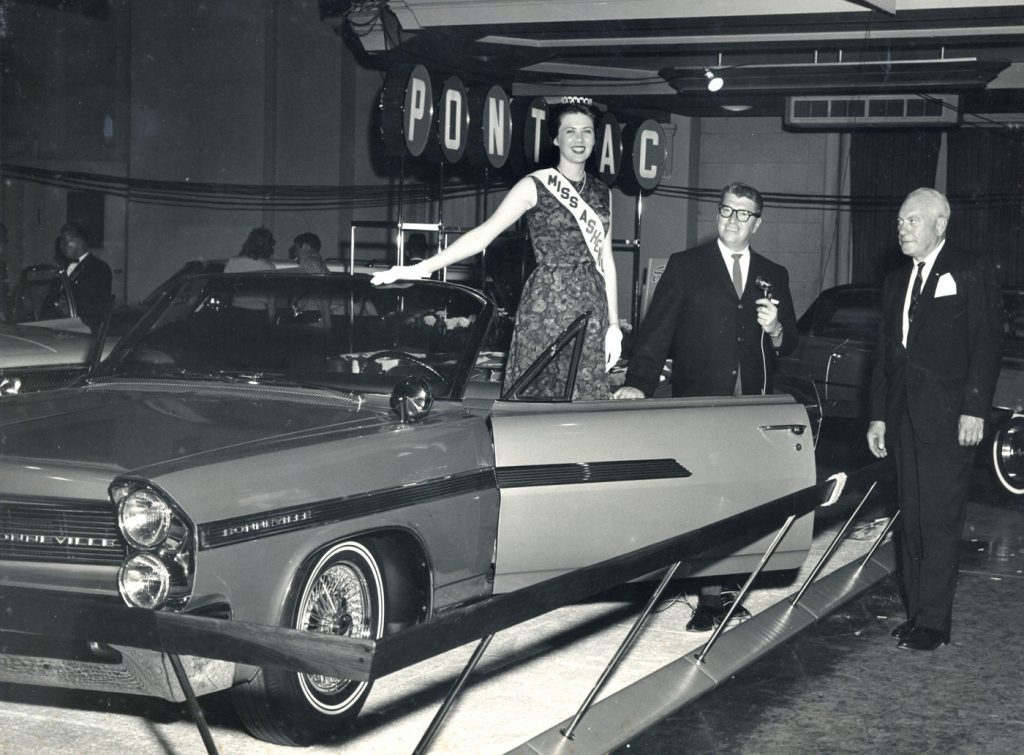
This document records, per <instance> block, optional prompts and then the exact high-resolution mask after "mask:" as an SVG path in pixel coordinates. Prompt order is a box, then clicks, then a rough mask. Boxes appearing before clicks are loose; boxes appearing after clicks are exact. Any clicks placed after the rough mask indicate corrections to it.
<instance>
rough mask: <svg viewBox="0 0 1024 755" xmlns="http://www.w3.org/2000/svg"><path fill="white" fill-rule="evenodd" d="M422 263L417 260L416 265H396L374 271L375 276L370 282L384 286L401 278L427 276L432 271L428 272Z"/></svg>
mask: <svg viewBox="0 0 1024 755" xmlns="http://www.w3.org/2000/svg"><path fill="white" fill-rule="evenodd" d="M422 265H423V263H422V262H417V263H416V264H415V265H395V266H394V267H391V268H388V269H387V270H382V271H381V272H379V273H374V274H373V277H372V278H370V283H372V284H373V285H375V286H382V285H386V284H388V283H394V282H395V281H400V280H406V281H414V280H420V279H422V278H426V277H427V276H429V275H430V273H428V272H426V271H425V270H424V269H423V267H422Z"/></svg>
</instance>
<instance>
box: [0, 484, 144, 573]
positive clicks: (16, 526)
mask: <svg viewBox="0 0 1024 755" xmlns="http://www.w3.org/2000/svg"><path fill="white" fill-rule="evenodd" d="M115 516H116V515H115V512H114V509H113V508H112V507H111V505H110V503H109V502H106V501H103V502H96V501H67V500H61V501H47V500H40V499H27V498H20V499H17V500H14V499H5V500H0V559H6V560H9V561H10V560H13V561H47V562H56V563H71V564H95V565H99V566H105V565H111V564H113V565H118V564H120V563H121V562H122V561H123V560H124V557H125V551H126V547H127V546H126V543H125V540H124V538H123V537H122V536H121V533H120V532H119V531H118V529H117V521H116V518H115Z"/></svg>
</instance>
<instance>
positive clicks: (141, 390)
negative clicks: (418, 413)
mask: <svg viewBox="0 0 1024 755" xmlns="http://www.w3.org/2000/svg"><path fill="white" fill-rule="evenodd" d="M393 424H394V421H393V418H392V417H389V416H388V414H387V413H386V412H385V411H384V409H383V408H382V407H377V408H367V407H366V405H365V404H364V403H363V402H362V401H361V400H360V399H359V398H358V397H354V396H351V395H349V394H339V393H333V392H329V391H321V390H316V389H300V388H278V387H265V386H249V385H237V386H236V385H221V384H217V383H206V382H204V381H195V382H183V383H179V382H172V381H168V382H167V383H154V382H140V383H135V384H131V385H118V384H113V385H112V384H103V383H98V384H92V385H87V386H83V387H79V388H71V389H63V390H56V391H46V392H42V393H35V394H27V395H24V396H17V397H12V398H8V399H0V466H4V467H7V469H8V471H14V470H12V467H14V468H15V469H20V470H21V471H22V472H23V473H26V474H27V473H28V472H29V470H33V469H41V470H49V471H48V472H47V474H49V475H50V476H52V475H54V474H58V472H57V471H55V470H57V469H58V468H60V467H68V468H71V467H77V468H80V469H92V470H93V471H94V472H96V473H97V474H99V475H100V476H103V477H107V478H109V476H112V475H114V474H119V473H123V472H129V471H132V472H136V473H144V472H143V471H142V470H144V469H145V468H147V467H152V466H153V465H167V464H169V463H173V462H178V463H180V464H190V465H199V464H202V463H204V462H206V461H214V460H219V459H221V458H227V457H230V456H237V455H248V454H256V453H259V452H260V451H261V450H262V449H264V448H266V447H267V446H268V445H271V444H284V443H301V442H303V441H304V440H308V439H310V438H313V437H322V436H323V435H324V434H325V433H329V434H331V435H332V436H336V435H337V436H344V435H346V434H362V433H367V432H376V431H378V430H379V429H381V428H382V427H384V426H391V425H393Z"/></svg>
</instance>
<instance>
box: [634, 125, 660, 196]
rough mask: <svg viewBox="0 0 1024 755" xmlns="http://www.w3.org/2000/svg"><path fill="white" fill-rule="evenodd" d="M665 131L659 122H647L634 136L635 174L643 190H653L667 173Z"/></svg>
mask: <svg viewBox="0 0 1024 755" xmlns="http://www.w3.org/2000/svg"><path fill="white" fill-rule="evenodd" d="M666 149H667V145H666V144H665V131H664V129H662V127H661V124H659V123H658V122H657V121H652V120H646V121H644V122H643V123H641V124H640V127H639V128H637V130H636V134H635V135H634V136H633V174H634V176H636V182H637V183H638V184H639V185H640V188H641V189H647V190H650V189H653V188H655V187H656V186H657V185H658V184H659V183H661V178H662V175H663V174H664V173H665V163H666V157H667V155H668V153H667V151H666Z"/></svg>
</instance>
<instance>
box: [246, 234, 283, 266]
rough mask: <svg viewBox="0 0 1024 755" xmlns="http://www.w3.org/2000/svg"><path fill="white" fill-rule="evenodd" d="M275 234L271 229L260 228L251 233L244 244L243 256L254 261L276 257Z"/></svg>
mask: <svg viewBox="0 0 1024 755" xmlns="http://www.w3.org/2000/svg"><path fill="white" fill-rule="evenodd" d="M275 243H277V242H276V241H274V234H273V233H271V232H270V229H269V228H266V227H263V226H261V227H259V228H253V229H252V230H251V231H249V236H248V238H246V240H245V243H244V244H242V256H243V257H249V258H250V259H254V260H268V259H270V258H271V257H273V256H274V244H275Z"/></svg>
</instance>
